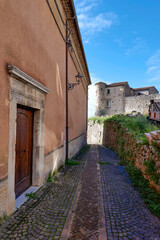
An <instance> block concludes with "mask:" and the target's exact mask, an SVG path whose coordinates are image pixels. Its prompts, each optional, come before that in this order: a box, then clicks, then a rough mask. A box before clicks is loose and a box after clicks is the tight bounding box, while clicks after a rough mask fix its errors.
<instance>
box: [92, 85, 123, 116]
mask: <svg viewBox="0 0 160 240" xmlns="http://www.w3.org/2000/svg"><path fill="white" fill-rule="evenodd" d="M105 86H106V84H103V83H101V84H97V85H96V112H95V116H102V115H108V116H111V115H114V114H119V113H124V107H125V97H124V96H125V89H124V86H117V87H110V88H109V87H108V88H106V87H105ZM107 89H110V93H109V94H108V93H107ZM107 101H109V102H110V106H109V107H107Z"/></svg>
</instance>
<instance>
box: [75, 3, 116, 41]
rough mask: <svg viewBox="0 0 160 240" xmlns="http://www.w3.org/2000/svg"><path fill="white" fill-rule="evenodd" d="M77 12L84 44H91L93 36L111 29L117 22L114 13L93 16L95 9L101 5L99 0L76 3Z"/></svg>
mask: <svg viewBox="0 0 160 240" xmlns="http://www.w3.org/2000/svg"><path fill="white" fill-rule="evenodd" d="M75 3H76V10H77V16H78V22H79V27H80V29H81V32H82V35H83V38H84V42H85V41H87V43H88V42H89V39H90V37H91V36H93V35H95V34H97V33H98V32H101V31H103V30H105V29H109V28H110V27H111V26H112V25H113V24H115V23H116V22H117V19H118V17H117V15H116V14H115V13H113V12H106V13H99V14H97V15H94V14H93V12H94V11H93V10H94V8H96V7H97V6H98V4H100V1H98V0H82V1H81V2H78V1H76V2H75Z"/></svg>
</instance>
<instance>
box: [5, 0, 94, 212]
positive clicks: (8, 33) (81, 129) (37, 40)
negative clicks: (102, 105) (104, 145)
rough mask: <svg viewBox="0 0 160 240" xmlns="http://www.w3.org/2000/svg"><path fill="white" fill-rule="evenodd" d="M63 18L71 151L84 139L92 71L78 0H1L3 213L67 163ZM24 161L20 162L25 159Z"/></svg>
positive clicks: (82, 143) (74, 152)
mask: <svg viewBox="0 0 160 240" xmlns="http://www.w3.org/2000/svg"><path fill="white" fill-rule="evenodd" d="M66 19H68V26H69V32H70V40H71V43H72V47H71V48H70V49H69V52H68V81H69V82H70V83H76V79H75V76H76V75H77V73H78V72H80V73H81V75H83V78H82V83H80V84H79V85H78V86H77V87H75V88H74V89H73V90H72V91H71V90H69V92H68V105H69V109H68V117H69V157H72V156H73V155H74V154H76V153H77V152H78V151H79V149H80V148H81V147H82V146H83V145H84V144H85V143H86V131H87V101H88V85H89V84H90V76H89V72H88V67H87V62H86V58H85V53H84V49H83V44H82V40H81V36H80V32H79V27H78V23H77V17H76V13H75V9H74V4H73V1H72V0H70V1H64V0H44V1H39V0H34V1H33V0H27V1H19V0H8V1H6V0H1V1H0V32H1V35H0V43H1V46H0V89H1V95H0V109H1V118H0V130H1V133H0V215H1V214H2V213H4V212H7V214H10V213H11V212H13V211H14V209H15V199H16V196H19V195H20V194H21V193H22V192H23V191H24V190H25V189H26V188H27V187H29V186H31V185H33V186H41V185H42V184H43V182H44V181H45V179H46V178H47V176H48V174H49V173H50V172H54V171H55V170H57V169H58V168H59V167H60V166H61V165H63V164H64V162H65V140H66V26H65V23H66ZM22 160H23V161H22Z"/></svg>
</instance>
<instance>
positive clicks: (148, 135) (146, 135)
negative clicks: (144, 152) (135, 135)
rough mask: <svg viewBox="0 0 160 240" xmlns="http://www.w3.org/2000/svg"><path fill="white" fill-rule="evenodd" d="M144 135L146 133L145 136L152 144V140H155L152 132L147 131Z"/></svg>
mask: <svg viewBox="0 0 160 240" xmlns="http://www.w3.org/2000/svg"><path fill="white" fill-rule="evenodd" d="M144 135H145V137H146V138H147V140H148V142H149V144H151V143H152V141H153V138H152V136H151V134H150V133H145V134H144Z"/></svg>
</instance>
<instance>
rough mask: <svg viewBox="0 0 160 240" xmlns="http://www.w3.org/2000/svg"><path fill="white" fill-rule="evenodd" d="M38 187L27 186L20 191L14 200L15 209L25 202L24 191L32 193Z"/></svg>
mask: <svg viewBox="0 0 160 240" xmlns="http://www.w3.org/2000/svg"><path fill="white" fill-rule="evenodd" d="M40 187H41V186H40ZM40 187H33V186H31V187H29V188H28V189H27V190H26V191H25V192H24V193H22V194H21V195H20V196H19V197H18V198H17V199H16V200H15V210H17V209H18V208H20V207H21V206H22V205H23V203H25V202H26V201H27V200H28V198H27V197H26V193H31V192H32V193H34V192H36V191H37V190H38V189H39V188H40Z"/></svg>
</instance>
